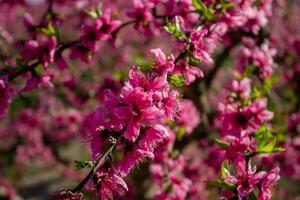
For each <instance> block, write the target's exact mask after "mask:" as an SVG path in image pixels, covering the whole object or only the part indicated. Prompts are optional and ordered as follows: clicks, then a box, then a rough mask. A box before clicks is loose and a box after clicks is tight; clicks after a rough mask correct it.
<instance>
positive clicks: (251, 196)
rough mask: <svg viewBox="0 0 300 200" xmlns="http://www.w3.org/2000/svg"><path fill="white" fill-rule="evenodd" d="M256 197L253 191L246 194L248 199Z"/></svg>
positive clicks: (252, 199)
mask: <svg viewBox="0 0 300 200" xmlns="http://www.w3.org/2000/svg"><path fill="white" fill-rule="evenodd" d="M256 199H257V198H256V196H255V194H254V192H251V193H250V194H249V196H248V200H256Z"/></svg>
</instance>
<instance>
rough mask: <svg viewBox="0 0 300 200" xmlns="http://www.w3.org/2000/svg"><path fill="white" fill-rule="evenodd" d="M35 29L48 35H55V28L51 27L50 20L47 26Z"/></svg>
mask: <svg viewBox="0 0 300 200" xmlns="http://www.w3.org/2000/svg"><path fill="white" fill-rule="evenodd" d="M37 31H39V32H42V33H44V34H46V35H48V36H56V35H57V33H56V29H55V28H54V27H53V24H52V22H49V23H48V25H47V27H41V28H37Z"/></svg>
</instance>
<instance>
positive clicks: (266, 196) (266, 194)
mask: <svg viewBox="0 0 300 200" xmlns="http://www.w3.org/2000/svg"><path fill="white" fill-rule="evenodd" d="M279 171H280V170H279V168H278V167H276V168H274V169H272V170H271V171H270V172H268V173H267V174H266V175H265V177H264V178H263V180H262V182H261V185H260V190H259V194H258V197H257V199H258V200H270V199H271V188H272V187H273V186H274V185H275V184H276V183H277V182H278V180H279V178H280V176H279Z"/></svg>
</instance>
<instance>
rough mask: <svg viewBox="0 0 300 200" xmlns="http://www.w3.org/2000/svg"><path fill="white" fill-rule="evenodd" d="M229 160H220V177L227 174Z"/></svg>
mask: <svg viewBox="0 0 300 200" xmlns="http://www.w3.org/2000/svg"><path fill="white" fill-rule="evenodd" d="M228 170H229V161H228V160H224V161H223V162H222V166H221V174H222V177H226V176H227V175H228V174H229V171H228Z"/></svg>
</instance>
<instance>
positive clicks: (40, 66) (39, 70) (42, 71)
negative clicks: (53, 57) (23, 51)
mask: <svg viewBox="0 0 300 200" xmlns="http://www.w3.org/2000/svg"><path fill="white" fill-rule="evenodd" d="M44 71H45V70H44V67H43V65H38V66H37V67H36V68H35V72H36V73H37V74H38V75H39V76H41V75H43V73H44Z"/></svg>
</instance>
